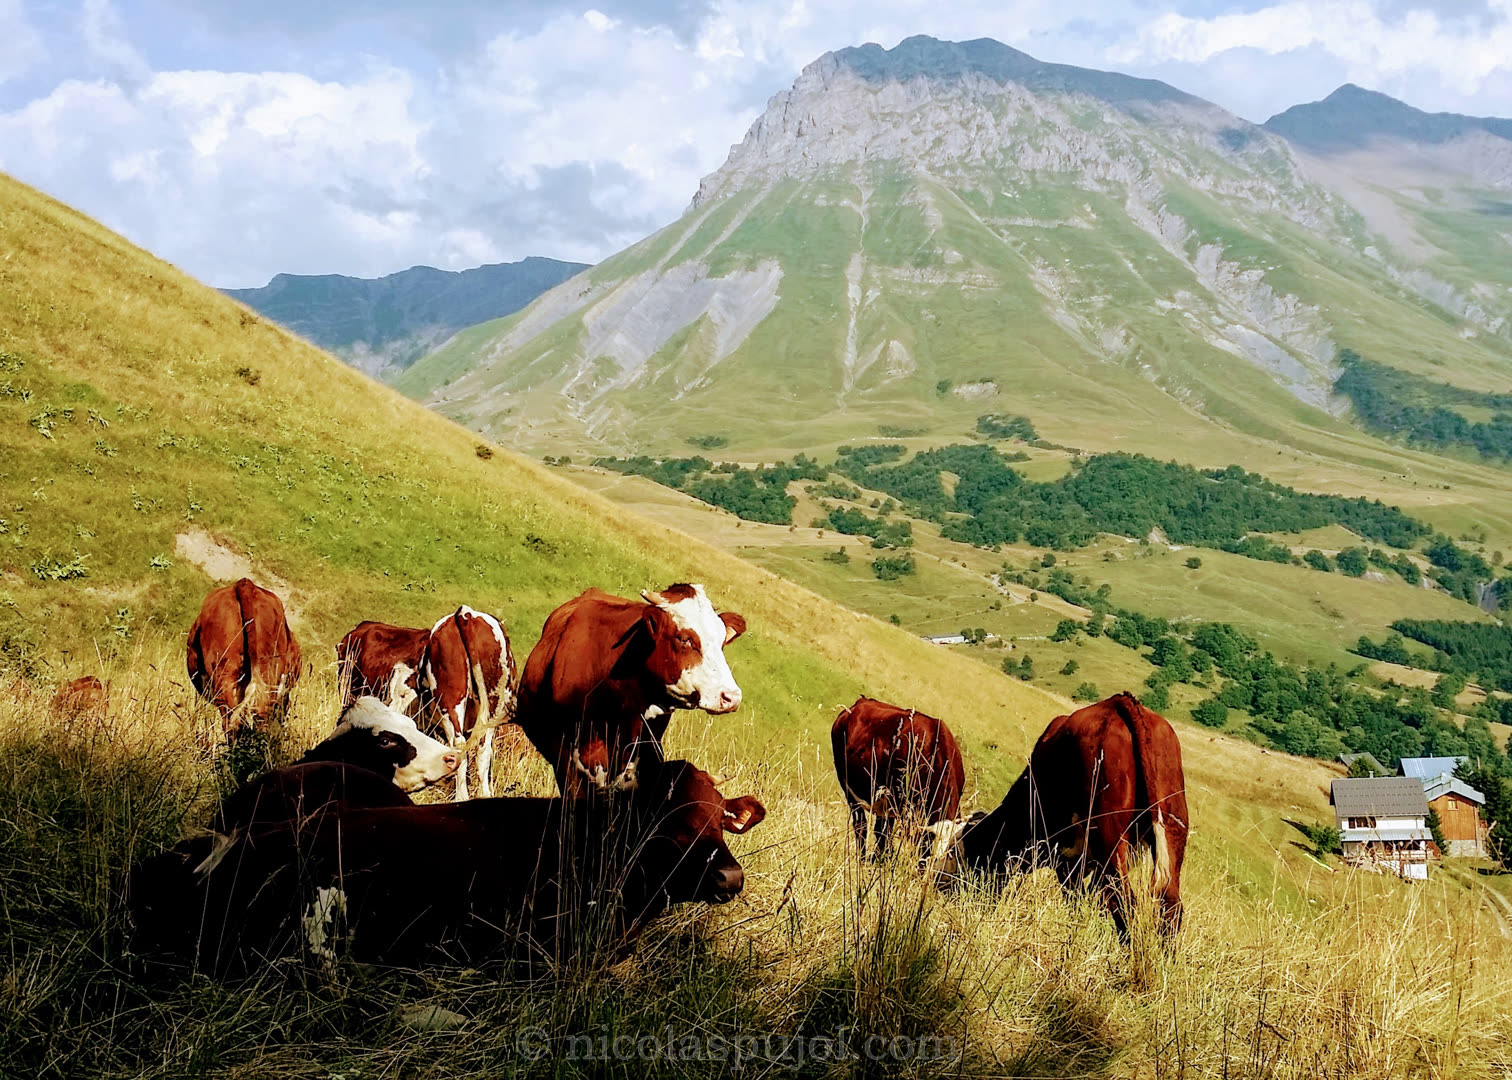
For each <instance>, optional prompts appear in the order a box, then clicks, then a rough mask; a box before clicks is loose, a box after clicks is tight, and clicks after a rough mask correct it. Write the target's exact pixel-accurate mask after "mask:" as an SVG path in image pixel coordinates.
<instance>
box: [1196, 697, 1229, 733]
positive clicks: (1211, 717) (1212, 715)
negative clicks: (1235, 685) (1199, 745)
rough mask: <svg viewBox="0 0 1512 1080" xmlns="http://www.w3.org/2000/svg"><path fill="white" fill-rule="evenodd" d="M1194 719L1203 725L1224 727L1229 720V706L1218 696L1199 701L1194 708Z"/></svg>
mask: <svg viewBox="0 0 1512 1080" xmlns="http://www.w3.org/2000/svg"><path fill="white" fill-rule="evenodd" d="M1192 719H1193V720H1195V721H1197V723H1199V724H1201V725H1202V726H1203V727H1210V728H1218V727H1222V726H1223V725H1224V724H1225V723H1227V722H1228V706H1227V705H1225V704H1223V702H1221V701H1219V700H1218V699H1217V698H1208V699H1207V700H1206V701H1200V702H1198V703H1197V707H1196V708H1194V709H1193V710H1192Z"/></svg>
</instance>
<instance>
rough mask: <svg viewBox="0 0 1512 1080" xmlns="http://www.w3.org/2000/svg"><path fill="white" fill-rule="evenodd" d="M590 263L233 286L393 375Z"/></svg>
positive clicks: (296, 277)
mask: <svg viewBox="0 0 1512 1080" xmlns="http://www.w3.org/2000/svg"><path fill="white" fill-rule="evenodd" d="M586 269H587V266H586V264H584V263H570V262H560V261H558V260H556V259H542V258H537V257H535V256H532V257H530V258H526V259H521V260H520V261H519V262H512V263H493V264H490V265H488V266H479V267H477V268H475V269H472V270H460V271H457V270H437V269H435V268H434V267H431V266H413V267H411V268H410V269H408V270H403V271H400V272H399V273H397V274H389V275H387V276H386V277H381V278H355V277H345V276H343V275H341V274H314V275H310V274H278V275H276V276H275V277H274V278H273V280H272V281H270V282H268V284H266V285H264V286H263V287H262V288H260V289H226V290H224V292H225V293H226V295H228V296H231V297H233V298H235V299H237V300H240V301H241V302H242V303H244V304H246V305H247V306H248V307H250V308H253V309H254V310H256V311H259V312H261V313H262V314H264V315H266V316H267V317H268V318H270V319H273V320H274V321H275V322H278V323H282V324H283V325H284V326H287V327H288V328H289V329H290V330H293V331H294V332H295V333H296V334H299V335H300V336H301V337H303V338H305V339H307V340H309V341H311V342H313V343H314V344H316V345H319V346H320V347H321V348H323V349H329V350H330V351H332V352H334V353H336V354H337V355H338V356H340V357H341V358H342V359H344V360H346V361H347V362H348V363H349V364H351V365H352V366H353V367H356V368H359V369H361V370H363V371H366V372H367V373H368V374H370V375H377V376H379V377H380V378H392V377H393V376H394V375H395V374H397V373H398V372H400V371H402V370H404V369H405V368H407V367H408V366H409V365H410V364H412V363H414V362H415V361H416V360H417V359H419V358H420V357H421V356H423V355H424V354H425V353H427V352H429V351H430V350H431V349H434V348H435V347H436V346H437V345H439V344H441V342H443V341H445V340H446V339H447V338H449V337H451V335H452V334H454V333H456V332H457V331H458V330H460V329H462V328H463V327H464V326H472V325H473V324H475V323H480V322H483V321H485V320H487V319H496V318H499V317H500V316H503V315H509V314H511V313H513V312H516V311H519V310H520V308H522V307H524V306H525V305H526V304H528V303H530V301H532V300H534V299H535V298H536V297H537V296H539V295H540V294H541V293H543V292H545V291H546V290H547V289H550V288H552V287H553V286H556V285H559V284H561V283H562V282H563V281H566V280H567V279H568V278H570V277H572V276H573V275H574V274H577V273H579V272H581V271H583V270H586Z"/></svg>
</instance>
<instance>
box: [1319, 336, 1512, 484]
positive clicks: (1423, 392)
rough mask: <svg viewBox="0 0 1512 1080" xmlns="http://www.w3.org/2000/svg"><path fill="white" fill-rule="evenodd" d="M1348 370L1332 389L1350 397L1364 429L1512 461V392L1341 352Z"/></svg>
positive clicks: (1429, 446)
mask: <svg viewBox="0 0 1512 1080" xmlns="http://www.w3.org/2000/svg"><path fill="white" fill-rule="evenodd" d="M1337 360H1338V362H1339V365H1340V366H1341V367H1342V368H1343V369H1344V370H1343V372H1342V373H1341V374H1340V375H1339V377H1338V378H1337V379H1336V380H1334V391H1335V392H1336V393H1339V394H1343V395H1345V396H1347V397H1348V398H1349V400H1350V401H1351V402H1352V403H1353V405H1354V411H1355V415H1356V416H1357V417H1358V418H1359V420H1360V423H1361V425H1362V426H1363V427H1364V428H1365V429H1366V430H1368V431H1371V432H1373V433H1375V434H1377V435H1386V436H1391V437H1396V438H1401V439H1404V440H1405V441H1406V442H1407V443H1408V444H1409V445H1411V446H1417V447H1422V448H1425V449H1428V450H1446V449H1450V448H1453V447H1466V448H1470V449H1473V450H1475V451H1476V452H1477V453H1479V454H1481V455H1482V456H1484V457H1488V458H1499V459H1507V458H1509V457H1512V394H1489V393H1484V392H1482V391H1478V390H1467V389H1465V388H1464V387H1461V386H1452V385H1450V384H1449V383H1444V382H1434V381H1433V380H1432V379H1427V378H1424V377H1423V376H1421V375H1414V374H1412V373H1410V372H1406V371H1401V370H1398V369H1397V368H1393V367H1387V366H1386V365H1385V364H1378V363H1376V362H1375V361H1373V360H1366V359H1365V358H1364V357H1362V356H1361V355H1360V354H1359V353H1357V352H1355V351H1354V350H1353V349H1340V350H1339V351H1338V353H1337ZM1455 406H1459V407H1461V408H1464V407H1470V408H1474V409H1481V410H1488V411H1490V413H1491V417H1490V419H1488V420H1470V419H1467V418H1466V417H1465V416H1464V415H1463V414H1462V413H1460V412H1457V411H1456V410H1455V408H1454V407H1455Z"/></svg>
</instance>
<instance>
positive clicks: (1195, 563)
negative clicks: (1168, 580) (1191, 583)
mask: <svg viewBox="0 0 1512 1080" xmlns="http://www.w3.org/2000/svg"><path fill="white" fill-rule="evenodd" d="M1186 566H1187V569H1188V570H1200V569H1202V559H1201V558H1200V557H1199V556H1197V555H1188V556H1187V561H1186Z"/></svg>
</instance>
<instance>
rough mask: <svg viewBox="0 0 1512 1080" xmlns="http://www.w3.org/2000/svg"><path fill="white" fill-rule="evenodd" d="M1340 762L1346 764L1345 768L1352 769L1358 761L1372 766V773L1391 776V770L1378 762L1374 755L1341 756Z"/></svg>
mask: <svg viewBox="0 0 1512 1080" xmlns="http://www.w3.org/2000/svg"><path fill="white" fill-rule="evenodd" d="M1339 761H1341V762H1342V763H1343V764H1344V767H1345V768H1349V767H1351V766H1352V765H1354V763H1355V762H1356V761H1364V762H1365V764H1367V765H1369V766H1370V768H1371V770H1372V771H1374V772H1377V773H1380V774H1381V775H1382V776H1390V775H1391V770H1390V769H1388V768H1387V767H1386V766H1384V765H1382V764H1381V763H1380V762H1379V761H1377V760H1376V757H1375V755H1374V754H1340V755H1339Z"/></svg>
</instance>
